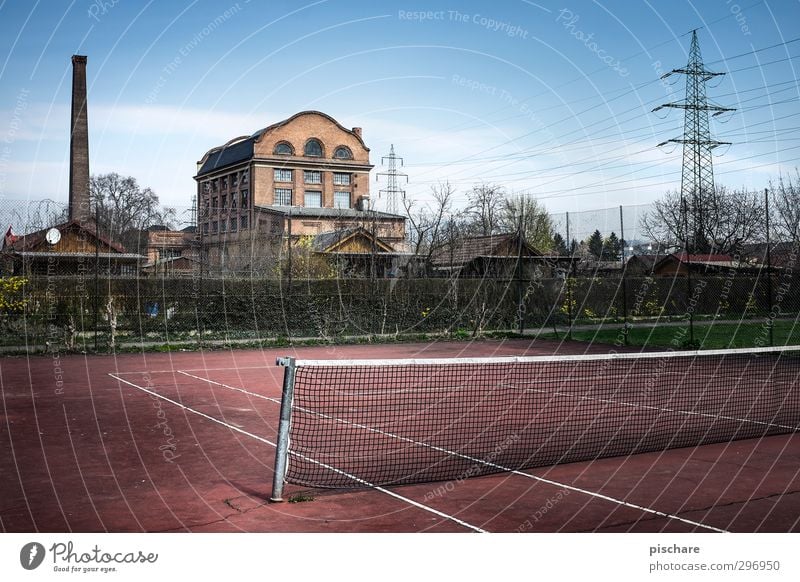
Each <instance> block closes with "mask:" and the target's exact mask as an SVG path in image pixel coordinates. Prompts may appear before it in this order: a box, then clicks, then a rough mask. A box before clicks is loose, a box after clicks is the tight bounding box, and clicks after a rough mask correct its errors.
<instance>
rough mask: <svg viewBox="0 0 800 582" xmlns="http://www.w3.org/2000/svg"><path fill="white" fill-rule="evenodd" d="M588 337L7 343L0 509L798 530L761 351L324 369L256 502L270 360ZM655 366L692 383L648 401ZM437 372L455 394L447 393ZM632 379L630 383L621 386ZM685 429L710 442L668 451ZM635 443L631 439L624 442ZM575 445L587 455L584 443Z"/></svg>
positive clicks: (278, 521) (772, 385) (190, 519)
mask: <svg viewBox="0 0 800 582" xmlns="http://www.w3.org/2000/svg"><path fill="white" fill-rule="evenodd" d="M588 350H589V351H590V352H594V353H597V354H601V355H602V354H604V353H606V352H608V348H607V347H606V348H603V347H602V346H595V347H593V348H589V349H588ZM586 351H587V347H586V345H585V344H577V343H576V344H569V343H563V344H561V343H555V342H546V341H536V342H532V341H530V340H504V341H480V342H452V343H448V342H436V343H430V344H411V343H408V344H396V345H370V346H338V347H334V346H329V347H307V348H281V349H270V350H253V351H226V352H222V351H220V352H205V353H196V352H186V353H165V354H136V355H120V356H117V357H108V356H105V357H104V356H64V357H61V358H53V357H48V356H36V357H29V358H5V359H3V360H2V362H1V363H0V366H1V367H0V381H2V385H1V386H0V388H2V394H3V410H2V413H3V416H4V422H3V423H2V428H0V431H2V432H0V434H2V452H3V454H2V457H0V468H1V469H2V473H3V475H4V479H3V485H2V489H3V491H2V492H3V495H2V498H3V502H2V506H0V525H2V529H3V531H42V532H54V531H55V532H61V531H76V532H77V531H253V532H256V531H258V532H293V531H304V532H346V531H363V532H381V531H386V532H427V531H431V532H475V531H489V532H557V531H570V532H571V531H609V532H611V531H614V532H621V531H643V532H660V531H698V532H714V531H736V532H757V531H758V532H761V531H769V532H788V531H798V530H800V436H798V434H797V431H796V427H797V425H798V423H799V422H800V415H799V414H798V409H799V408H800V396H798V386H797V382H796V379H797V374H798V371H800V370H798V368H799V367H800V366H798V364H797V363H794V361H793V360H792V359H787V358H781V359H780V360H778V361H771V362H767V360H766V359H764V358H761V359H759V360H758V362H761V364H759V365H754V363H753V362H752V361H749V360H748V362H749V363H748V362H743V361H740V362H739V363H738V364H737V363H733V362H728V363H725V364H724V365H720V364H719V361H718V360H714V362H716V363H702V360H701V359H697V360H692V362H691V363H690V364H689V365H685V363H680V362H678V364H679V365H678V366H674V367H670V368H669V374H664V373H663V369H662V368H661V367H660V366H662V365H663V364H661V360H660V359H656V358H654V359H651V360H647V361H649V362H650V363H649V364H647V365H643V364H642V361H643V360H638V359H637V360H635V361H636V362H639V363H638V364H637V365H636V367H634V368H631V367H630V366H625V367H619V370H616V369H611V370H610V369H609V366H611V367H612V368H616V367H617V366H619V365H620V361H621V360H620V361H617V360H614V361H613V363H612V364H610V365H609V364H607V363H603V362H604V360H602V359H600V360H598V361H599V362H600V363H601V366H602V367H601V368H597V369H591V370H589V371H588V372H587V373H585V374H582V375H576V374H575V373H574V372H572V371H570V370H571V369H569V368H563V367H562V368H558V367H553V368H546V369H544V371H542V369H541V368H540V369H538V370H537V371H535V372H532V371H531V370H524V369H520V368H514V370H511V369H509V368H508V367H507V366H508V364H507V363H501V364H498V368H497V369H495V370H494V371H492V372H489V371H487V370H485V369H483V368H470V369H469V370H467V371H466V372H467V373H466V374H465V373H464V371H463V370H462V371H461V372H459V375H458V378H454V377H453V376H452V374H449V373H442V368H441V367H436V369H435V370H436V371H435V372H434V374H433V376H436V378H438V380H437V381H435V382H430V381H425V382H423V381H422V380H421V379H420V378H425V377H427V378H428V380H430V378H431V377H432V375H431V370H426V371H425V373H424V374H422V375H421V376H420V375H417V376H414V375H413V374H410V373H408V372H404V373H403V374H401V375H399V376H398V375H397V374H395V373H394V372H393V371H392V370H389V369H384V370H383V374H384V375H383V378H384V379H383V380H380V381H379V380H378V379H376V378H375V377H373V378H371V379H370V378H368V377H360V376H358V374H356V375H355V376H353V375H349V376H342V377H339V378H338V379H334V378H330V377H328V378H325V379H323V381H322V382H316V384H319V385H321V386H323V387H327V388H326V391H325V392H318V393H314V392H309V393H308V395H307V396H306V397H305V399H303V397H302V393H301V392H298V394H297V396H296V397H297V400H296V401H295V408H296V411H295V414H296V415H295V417H294V422H295V428H296V429H297V430H300V429H304V430H307V431H309V432H308V433H307V434H308V436H307V437H305V441H304V440H303V439H302V438H301V433H296V434H293V435H292V447H296V448H295V449H293V450H294V451H295V453H299V454H293V455H291V456H290V460H289V473H288V474H287V477H288V481H289V482H288V483H286V485H285V489H284V491H283V498H284V499H285V500H286V501H285V502H283V503H270V502H269V498H270V496H271V495H272V493H273V492H272V486H273V476H274V467H275V451H276V448H275V447H276V443H277V441H278V424H279V416H280V408H281V391H282V382H283V378H284V368H283V367H280V366H277V365H276V364H275V361H276V358H278V357H284V356H291V357H294V358H297V359H298V360H306V361H307V360H363V359H372V360H374V359H379V360H389V359H414V360H420V359H439V358H482V357H501V358H507V357H512V356H522V357H527V356H537V355H546V356H550V355H553V354H558V355H563V354H576V353H581V354H582V353H584V352H586ZM709 362H711V360H709ZM559 365H561V364H559ZM504 366H506V367H504ZM759 366H761V367H759ZM331 369H336V368H326V369H325V370H326V373H328V372H329V371H330V370H331ZM363 369H365V370H370V373H371V374H374V373H375V367H363ZM681 369H682V370H683V372H680V370H681ZM520 370H522V371H520ZM654 370H657V371H659V373H660V374H661V375H662V376H664V377H667V378H671V379H670V380H669V382H667V384H670V385H673V384H674V385H675V386H680V385H685V386H689V385H692V386H694V387H695V393H694V395H693V396H692V397H691V398H690V397H689V396H686V397H685V398H684V397H676V396H672V397H670V398H669V399H667V400H663V399H662V400H661V401H657V400H654V394H655V393H654V391H653V389H652V388H650V387H649V384H648V382H647V377H649V375H652V374H653V371H654ZM612 373H613V374H612ZM610 374H612V375H611V376H609V375H610ZM670 374H671V376H670ZM392 375H394V385H391V384H390V383H387V381H388V380H387V379H390V378H391V377H392ZM488 375H494V379H495V380H497V379H498V378H499V379H500V382H497V383H496V385H497V386H499V388H498V389H497V391H490V392H489V393H488V394H483V395H481V394H480V393H478V392H476V391H475V387H476V386H480V385H481V384H482V383H485V381H486V380H487V378H488ZM609 377H612V378H614V379H613V381H611V380H609V379H608V378H609ZM620 379H624V381H621V380H620ZM704 379H705V380H704ZM454 386H455V387H457V388H459V389H460V390H464V389H468V390H467V392H464V393H463V395H464V397H460V396H459V392H458V391H454V390H453V387H454ZM622 386H624V387H625V388H624V393H623V391H621V390H622V389H621V387H622ZM632 386H634V387H635V386H638V387H639V392H640V393H641V394H642V395H643V399H641V400H639V401H635V402H634V401H631V400H630V394H631V392H630V388H631V387H632ZM698 386H702V387H703V388H702V389H700V391H699V392H698V391H697V388H698ZM709 386H711V387H713V390H709V389H708V387H709ZM682 393H683V392H677V394H682ZM442 394H446V395H447V397H446V398H444V399H443V398H442ZM501 395H502V398H501V397H500V396H501ZM623 396H624V397H623ZM698 403H699V404H698ZM409 405H413V406H416V407H417V408H418V409H419V410H423V411H429V412H432V413H435V414H432V416H431V418H432V419H433V420H436V419H437V418H438V419H440V420H441V419H446V421H445V423H444V425H446V427H447V429H448V431H444V430H443V429H442V427H441V426H440V427H438V428H437V427H436V426H433V427H431V426H427V427H426V426H424V425H422V424H420V422H421V421H422V420H423V416H424V415H422V416H419V415H413V414H409V412H408V411H409V410H413V408H408V406H409ZM698 406H700V407H705V408H702V409H701V408H698ZM312 408H313V412H308V411H311V410H312ZM297 410H300V413H299V416H298V415H297ZM364 410H366V411H367V413H366V414H367V417H368V418H369V417H371V418H372V420H371V421H370V423H369V424H367V423H366V422H365V421H364V416H363V414H364ZM303 411H306V412H303ZM531 411H532V412H531ZM720 411H721V412H720ZM690 413H691V414H690ZM303 416H305V417H306V418H305V420H301V418H302V417H303ZM498 419H505V421H507V422H505V421H504V422H502V423H501V422H499V421H498ZM687 419H688V420H687ZM334 426H335V427H336V431H335V432H326V431H329V430H330V429H331V427H334ZM304 427H305V428H304ZM509 427H513V428H511V429H509ZM532 428H533V429H535V430H531V429H532ZM634 429H635V430H634ZM642 430H644V434H645V436H646V438H645V440H644V441H643V440H642ZM553 434H555V435H557V438H554V437H553V436H552V435H553ZM437 435H438V436H437ZM546 435H551V436H546ZM565 436H566V437H568V438H565ZM437 438H439V439H440V440H436V439H437ZM698 438H699V439H700V442H706V443H708V444H703V445H702V446H684V445H686V444H687V443H689V442H690V441H691V440H692V439H694V440H696V439H698ZM556 440H558V441H560V444H559V443H556ZM713 441H717V442H713ZM554 443H555V444H557V445H558V446H555V444H554ZM564 443H568V445H567V446H566V448H564ZM665 444H668V445H669V446H674V447H678V448H670V449H668V450H663V449H664V445H665ZM551 445H553V446H551ZM470 447H471V448H470ZM631 447H633V454H630V453H627V452H625V451H627V450H629V449H631ZM454 453H455V454H454ZM587 456H588V457H591V458H593V460H580V459H582V458H585V457H587ZM291 458H294V459H295V460H294V461H292V460H291ZM556 463H557V464H556ZM507 469H511V470H507ZM304 479H305V484H298V483H295V482H292V481H304ZM431 479H435V480H431ZM323 486H324V487H323Z"/></svg>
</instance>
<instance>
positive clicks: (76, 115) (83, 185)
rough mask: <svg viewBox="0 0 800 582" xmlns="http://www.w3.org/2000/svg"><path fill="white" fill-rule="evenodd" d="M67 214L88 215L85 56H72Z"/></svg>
mask: <svg viewBox="0 0 800 582" xmlns="http://www.w3.org/2000/svg"><path fill="white" fill-rule="evenodd" d="M69 218H70V220H77V221H79V222H88V221H89V220H90V219H91V210H90V208H89V118H88V114H87V111H86V57H85V56H81V55H73V56H72V118H71V123H70V139H69Z"/></svg>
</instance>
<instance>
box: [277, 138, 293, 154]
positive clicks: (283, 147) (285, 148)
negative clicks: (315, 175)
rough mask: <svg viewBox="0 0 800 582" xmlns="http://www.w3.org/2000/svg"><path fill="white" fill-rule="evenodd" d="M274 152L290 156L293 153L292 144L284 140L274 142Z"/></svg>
mask: <svg viewBox="0 0 800 582" xmlns="http://www.w3.org/2000/svg"><path fill="white" fill-rule="evenodd" d="M275 153H276V154H282V155H288V156H291V155H292V154H293V153H294V150H293V149H292V146H291V145H290V144H288V143H286V142H285V141H282V142H279V143H277V144H275Z"/></svg>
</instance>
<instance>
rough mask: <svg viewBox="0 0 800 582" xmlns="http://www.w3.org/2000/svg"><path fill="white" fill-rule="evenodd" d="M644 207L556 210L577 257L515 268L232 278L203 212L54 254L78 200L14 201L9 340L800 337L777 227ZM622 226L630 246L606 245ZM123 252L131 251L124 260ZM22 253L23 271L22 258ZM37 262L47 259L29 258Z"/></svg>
mask: <svg viewBox="0 0 800 582" xmlns="http://www.w3.org/2000/svg"><path fill="white" fill-rule="evenodd" d="M184 211H185V212H184ZM646 211H647V207H641V206H639V207H632V208H623V209H621V210H620V208H616V209H609V210H602V211H592V212H587V213H570V214H569V217H567V215H566V214H564V215H562V216H561V218H562V219H563V222H559V221H558V219H559V216H558V215H554V216H553V219H554V223H555V224H556V231H557V232H561V230H560V229H561V228H562V227H563V228H564V236H563V237H564V239H565V240H571V239H574V240H575V241H576V245H575V247H574V248H573V249H572V250H571V252H570V251H568V255H567V256H564V257H561V263H562V264H567V265H569V267H568V268H567V269H550V270H547V269H544V270H541V271H540V270H538V269H528V268H524V269H523V268H521V269H516V268H513V266H512V267H511V268H509V267H508V259H510V258H513V259H515V260H525V261H530V260H531V259H530V257H521V255H517V254H516V252H517V251H515V252H514V254H515V256H514V257H508V256H503V257H499V259H503V260H504V262H503V268H502V269H496V270H492V269H491V266H492V265H491V263H492V260H493V259H492V257H481V258H482V262H481V263H480V265H483V266H485V267H486V270H485V271H484V272H483V273H481V272H480V271H479V270H477V271H476V270H473V271H471V273H470V277H469V278H467V277H464V276H459V273H458V271H452V270H451V271H450V272H449V274H448V276H446V277H445V276H441V277H438V278H426V277H419V276H417V277H411V276H407V277H405V278H380V277H361V278H351V277H344V276H342V274H341V273H338V274H337V273H333V274H332V275H330V274H329V276H328V277H327V278H325V279H322V280H320V279H317V278H314V277H313V276H309V277H307V278H292V279H287V278H286V277H281V276H280V275H281V272H280V270H274V269H266V270H264V271H259V272H257V271H254V270H249V271H245V272H238V273H236V272H233V273H231V272H228V273H227V274H226V276H225V277H223V276H221V275H222V274H223V273H221V272H217V273H214V272H212V271H211V270H210V269H208V268H203V267H202V261H201V259H200V257H201V256H202V255H201V254H200V253H199V252H198V240H202V239H198V237H197V236H196V232H195V229H193V228H192V224H191V220H190V219H185V220H184V223H188V226H189V227H188V228H186V227H184V229H183V230H181V229H178V228H177V227H178V226H180V225H179V224H173V225H172V227H173V228H171V229H166V230H165V229H163V228H159V227H158V226H157V227H156V228H154V229H151V230H146V231H141V232H139V234H138V235H137V237H131V239H130V240H132V241H133V244H132V249H130V248H128V246H124V247H123V246H122V245H121V243H119V242H118V241H117V240H114V236H113V229H111V228H108V227H106V229H107V230H106V231H105V232H106V233H111V234H110V235H108V234H104V230H103V228H104V227H103V225H101V227H100V228H99V229H97V231H94V233H95V234H96V236H93V232H89V233H88V234H87V235H86V236H85V240H83V244H84V246H83V247H81V248H77V247H76V248H74V249H69V248H66V249H64V250H63V251H62V252H61V253H59V254H58V256H55V258H54V257H53V255H54V253H48V252H47V249H48V248H50V246H52V243H51V242H48V241H46V240H45V241H42V240H38V239H36V237H35V236H33V235H36V233H39V234H43V233H46V231H47V230H48V229H49V227H51V226H52V225H58V224H62V223H63V222H64V221H65V220H66V218H67V217H66V208H65V207H64V205H63V204H61V205H59V204H56V203H52V202H37V203H27V202H25V203H13V204H12V203H8V201H0V218H2V220H4V221H5V222H6V223H8V224H10V225H11V226H12V229H13V230H12V232H7V233H6V238H5V239H4V243H3V245H4V246H3V253H2V265H3V276H2V277H0V322H2V323H1V324H0V327H2V340H0V343H2V345H3V346H5V347H10V346H16V347H20V346H27V347H28V348H32V347H34V348H44V347H46V346H50V347H51V348H57V349H64V348H67V349H95V348H97V349H99V350H106V349H108V348H109V347H110V346H112V345H113V346H115V347H116V348H120V347H122V346H126V347H130V348H140V347H142V345H148V344H150V343H152V344H154V345H155V344H159V345H160V344H164V343H184V344H189V345H190V344H192V343H197V344H199V345H203V344H204V343H207V342H231V341H242V342H246V341H249V340H260V339H263V338H270V339H271V340H273V341H282V340H283V339H293V340H297V339H298V338H309V339H312V340H321V341H333V340H335V339H337V338H341V337H343V336H364V337H373V336H376V335H391V336H397V337H400V336H412V337H413V336H419V335H421V334H435V333H442V334H451V335H453V336H456V337H464V338H469V337H475V336H477V335H479V334H483V333H486V332H489V331H504V332H509V331H516V332H520V331H522V332H524V333H525V334H527V335H536V336H537V337H540V338H559V339H563V338H573V339H580V340H586V341H594V342H599V343H604V344H609V345H612V346H614V345H643V346H660V347H667V348H675V349H683V348H687V347H728V346H740V347H745V346H754V345H780V344H787V343H792V344H796V343H798V340H800V337H796V335H800V333H797V332H796V331H795V327H796V325H795V324H796V318H797V315H798V312H800V278H799V277H798V276H797V275H796V273H795V264H796V258H797V254H798V246H797V245H796V244H794V243H789V242H774V241H772V240H770V239H769V238H768V237H765V238H764V240H763V241H761V242H752V243H748V244H742V245H739V246H738V247H736V249H735V252H734V253H733V254H722V253H720V254H717V255H715V256H713V257H711V256H700V255H691V254H689V255H687V254H685V253H682V252H681V251H680V250H678V249H674V248H672V249H665V248H658V247H654V246H653V243H652V242H650V241H648V240H647V239H646V238H632V237H643V235H642V234H640V233H641V230H637V228H639V227H637V220H639V218H637V217H641V215H642V214H643V213H644V212H646ZM181 213H183V214H184V215H186V214H189V215H190V214H191V210H190V209H183V210H181V211H180V212H178V213H176V214H177V215H179V216H180V215H181ZM620 218H622V222H621V223H620ZM629 223H630V226H628V224H629ZM567 224H569V230H570V232H569V235H570V237H569V238H567V236H566V234H567V232H566V227H567ZM592 227H594V228H592ZM595 231H597V233H599V235H600V238H601V239H602V241H601V242H602V243H603V245H604V246H603V247H602V248H601V250H602V253H603V254H601V256H600V257H597V256H594V255H592V252H593V249H592V248H590V245H589V242H588V239H590V238H591V237H592V235H595V238H597V235H596V233H595ZM612 232H613V233H614V234H615V235H616V237H617V239H618V242H619V245H618V246H617V247H616V248H615V247H614V245H612V244H608V240H609V239H612V242H613V237H611V233H612ZM629 233H632V234H629ZM12 235H13V236H12ZM23 235H25V236H23ZM15 236H16V237H20V238H15ZM65 236H66V235H65ZM73 239H74V240H73V242H75V240H79V239H80V237H78V238H77V239H75V238H74V237H73ZM622 240H625V244H622ZM20 241H22V242H23V243H25V244H20ZM26 241H27V242H26ZM27 243H31V246H25V245H26V244H27ZM33 243H35V244H33ZM75 244H77V243H75ZM37 245H39V246H37ZM25 253H29V255H25ZM115 253H116V254H115ZM193 253H194V254H193ZM605 253H611V254H610V256H609V255H606V254H605ZM62 255H63V256H62ZM117 255H125V256H128V255H130V258H129V259H125V260H122V259H117V262H116V263H115V262H114V261H115V259H114V257H115V256H117ZM75 257H82V260H76V259H75ZM277 258H278V260H279V259H280V255H278V257H277ZM608 259H610V260H608ZM20 260H23V263H22V265H23V267H25V268H23V269H21V270H17V269H18V267H19V263H18V262H15V261H20ZM534 260H536V259H535V258H534ZM542 260H543V261H545V259H542ZM24 261H27V262H24ZM125 261H128V262H127V263H126V262H125ZM181 263H182V264H181ZM32 264H38V265H39V266H40V267H42V268H38V269H30V268H27V267H30V266H31V265H32ZM542 264H543V265H544V264H545V262H542ZM170 265H171V266H170ZM503 273H504V274H503Z"/></svg>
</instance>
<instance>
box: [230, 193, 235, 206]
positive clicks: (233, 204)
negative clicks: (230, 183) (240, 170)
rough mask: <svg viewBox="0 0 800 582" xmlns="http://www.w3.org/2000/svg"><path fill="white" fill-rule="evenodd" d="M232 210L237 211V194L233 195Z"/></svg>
mask: <svg viewBox="0 0 800 582" xmlns="http://www.w3.org/2000/svg"><path fill="white" fill-rule="evenodd" d="M231 210H236V192H233V193H232V194H231Z"/></svg>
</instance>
